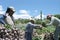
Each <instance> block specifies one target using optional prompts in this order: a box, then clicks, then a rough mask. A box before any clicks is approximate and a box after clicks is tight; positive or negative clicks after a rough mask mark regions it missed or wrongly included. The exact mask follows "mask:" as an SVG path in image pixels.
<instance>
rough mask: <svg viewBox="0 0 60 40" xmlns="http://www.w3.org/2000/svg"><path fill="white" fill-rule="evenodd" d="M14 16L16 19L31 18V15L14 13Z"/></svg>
mask: <svg viewBox="0 0 60 40" xmlns="http://www.w3.org/2000/svg"><path fill="white" fill-rule="evenodd" d="M13 16H14V18H15V19H18V18H22V19H30V18H31V16H30V15H17V14H14V15H13Z"/></svg>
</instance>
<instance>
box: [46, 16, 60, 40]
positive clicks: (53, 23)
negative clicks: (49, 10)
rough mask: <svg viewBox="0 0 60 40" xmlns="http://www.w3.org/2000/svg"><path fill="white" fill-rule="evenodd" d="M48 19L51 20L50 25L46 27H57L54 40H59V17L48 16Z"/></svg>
mask: <svg viewBox="0 0 60 40" xmlns="http://www.w3.org/2000/svg"><path fill="white" fill-rule="evenodd" d="M47 19H48V20H50V23H49V24H46V25H54V26H56V30H55V32H54V40H59V38H58V36H59V34H60V19H58V18H57V17H54V16H52V15H48V16H47Z"/></svg>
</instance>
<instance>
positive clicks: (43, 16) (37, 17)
mask: <svg viewBox="0 0 60 40" xmlns="http://www.w3.org/2000/svg"><path fill="white" fill-rule="evenodd" d="M44 18H46V15H43V14H42V19H44ZM35 19H41V17H40V15H38V16H36V17H35Z"/></svg>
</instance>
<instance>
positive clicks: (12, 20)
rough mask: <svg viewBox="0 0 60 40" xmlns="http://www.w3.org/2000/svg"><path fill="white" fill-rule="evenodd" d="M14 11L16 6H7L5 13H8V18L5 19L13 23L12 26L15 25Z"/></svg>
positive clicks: (10, 23) (8, 22)
mask: <svg viewBox="0 0 60 40" xmlns="http://www.w3.org/2000/svg"><path fill="white" fill-rule="evenodd" d="M14 12H15V9H14V7H12V6H10V7H8V8H7V11H6V13H5V15H6V19H5V20H6V23H7V24H9V25H11V26H12V28H13V26H14V18H13V14H14Z"/></svg>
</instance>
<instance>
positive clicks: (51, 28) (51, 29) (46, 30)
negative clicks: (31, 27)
mask: <svg viewBox="0 0 60 40" xmlns="http://www.w3.org/2000/svg"><path fill="white" fill-rule="evenodd" d="M54 31H55V27H54V26H48V27H43V28H42V30H40V29H37V33H38V34H39V35H40V34H42V33H52V32H54Z"/></svg>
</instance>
